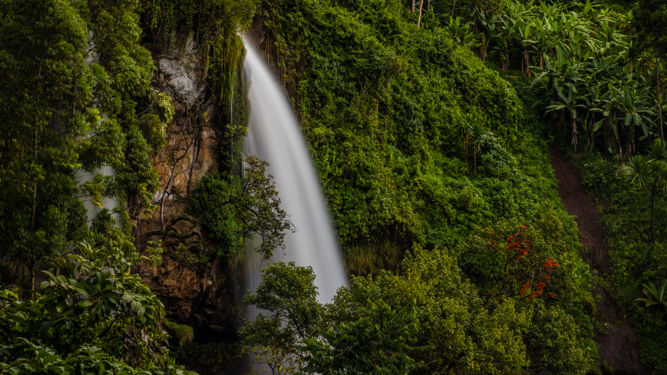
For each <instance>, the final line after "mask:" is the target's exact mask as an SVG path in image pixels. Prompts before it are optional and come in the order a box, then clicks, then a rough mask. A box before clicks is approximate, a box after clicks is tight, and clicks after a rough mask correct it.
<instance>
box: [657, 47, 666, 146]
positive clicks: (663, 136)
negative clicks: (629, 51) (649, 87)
mask: <svg viewBox="0 0 667 375" xmlns="http://www.w3.org/2000/svg"><path fill="white" fill-rule="evenodd" d="M655 72H656V73H655V80H656V87H657V95H658V123H659V124H660V142H662V143H663V144H664V143H665V132H664V130H663V120H662V93H661V90H660V60H659V59H658V58H657V57H656V58H655Z"/></svg>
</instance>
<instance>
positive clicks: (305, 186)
mask: <svg viewBox="0 0 667 375" xmlns="http://www.w3.org/2000/svg"><path fill="white" fill-rule="evenodd" d="M243 43H244V45H245V47H246V51H247V52H246V58H245V62H244V64H243V68H244V73H245V76H246V78H247V79H248V81H249V87H248V102H249V104H250V118H249V125H248V135H247V138H246V142H245V145H244V152H245V154H246V155H256V156H257V157H259V158H261V159H263V160H266V161H268V162H269V164H270V167H269V168H268V169H267V171H268V173H270V174H271V175H272V176H273V178H274V182H275V185H276V189H277V190H278V193H279V196H280V200H281V206H282V208H283V209H284V210H285V211H286V212H287V214H288V215H289V219H290V221H291V222H292V223H293V224H294V226H295V227H296V232H294V233H291V232H288V233H287V235H286V236H285V249H284V250H283V249H276V250H275V251H274V255H273V257H272V258H271V259H269V260H267V261H261V256H260V255H259V254H256V253H254V252H252V251H249V253H248V254H247V258H248V259H247V262H246V264H247V269H246V275H247V276H246V288H247V290H249V291H252V290H255V289H256V288H257V285H258V284H259V281H260V280H259V269H260V268H261V267H264V266H266V265H268V264H269V263H272V262H276V261H293V262H294V263H295V264H296V265H298V266H311V267H312V268H313V271H314V272H315V275H316V279H315V285H316V286H317V287H318V290H319V297H318V300H319V302H320V303H327V302H331V300H332V298H333V296H334V295H335V294H336V290H337V289H338V288H339V287H341V286H343V285H347V276H346V274H345V269H344V267H343V260H342V256H341V251H340V245H339V244H338V241H337V239H336V236H335V234H334V230H333V226H332V224H331V221H330V219H329V213H328V211H327V207H326V203H325V200H324V195H323V194H322V189H321V186H320V182H319V180H318V178H317V174H316V172H315V168H314V167H313V163H312V160H311V157H310V154H309V152H308V149H307V148H306V143H305V141H304V139H303V136H302V135H301V132H300V129H299V123H298V121H297V119H296V117H295V115H294V113H293V111H292V108H291V106H290V104H289V102H288V101H287V97H286V95H285V93H284V92H283V90H282V87H281V86H280V84H279V82H278V80H277V79H275V78H274V77H273V75H272V74H271V72H270V71H269V69H268V67H267V66H266V65H265V64H264V62H263V61H262V58H261V57H260V55H259V53H258V52H257V51H256V50H255V49H254V48H253V46H251V44H250V43H249V42H248V40H247V39H246V38H245V37H243Z"/></svg>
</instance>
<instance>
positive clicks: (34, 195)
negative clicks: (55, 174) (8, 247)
mask: <svg viewBox="0 0 667 375" xmlns="http://www.w3.org/2000/svg"><path fill="white" fill-rule="evenodd" d="M38 128H39V125H38V124H35V133H34V137H33V140H32V157H33V158H34V163H37V138H38V136H39V129H38ZM36 216H37V176H35V181H34V182H33V183H32V215H31V216H30V231H31V232H32V233H33V234H34V233H35V218H36Z"/></svg>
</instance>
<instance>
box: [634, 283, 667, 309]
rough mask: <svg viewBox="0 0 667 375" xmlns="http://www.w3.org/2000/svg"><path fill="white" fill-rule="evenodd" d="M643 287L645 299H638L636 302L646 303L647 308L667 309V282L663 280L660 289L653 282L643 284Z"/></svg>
mask: <svg viewBox="0 0 667 375" xmlns="http://www.w3.org/2000/svg"><path fill="white" fill-rule="evenodd" d="M642 286H643V287H644V288H643V289H642V293H644V296H645V297H642V298H637V299H635V301H637V302H644V304H645V305H646V307H647V308H649V307H653V306H656V307H662V308H663V309H667V280H662V284H660V288H658V287H657V286H655V284H654V283H653V282H649V283H648V284H642Z"/></svg>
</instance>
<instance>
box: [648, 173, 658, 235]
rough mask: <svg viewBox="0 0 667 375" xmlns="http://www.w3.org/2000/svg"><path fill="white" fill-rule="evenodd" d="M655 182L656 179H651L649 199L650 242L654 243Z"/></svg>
mask: <svg viewBox="0 0 667 375" xmlns="http://www.w3.org/2000/svg"><path fill="white" fill-rule="evenodd" d="M656 182H657V179H654V180H653V186H652V187H651V196H650V197H649V199H650V200H651V209H650V211H651V221H650V223H651V242H652V243H655V222H654V211H655V189H656V186H655V185H656Z"/></svg>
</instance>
